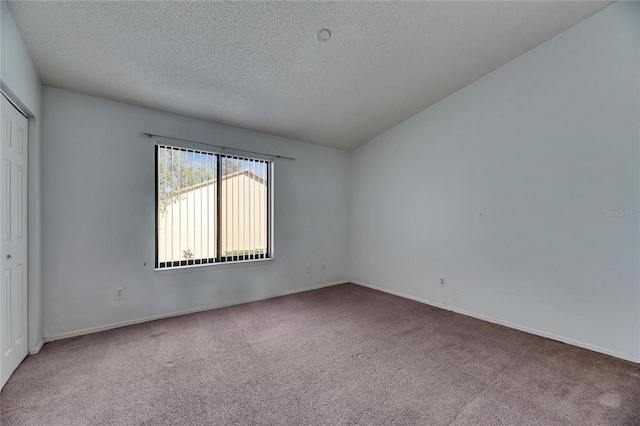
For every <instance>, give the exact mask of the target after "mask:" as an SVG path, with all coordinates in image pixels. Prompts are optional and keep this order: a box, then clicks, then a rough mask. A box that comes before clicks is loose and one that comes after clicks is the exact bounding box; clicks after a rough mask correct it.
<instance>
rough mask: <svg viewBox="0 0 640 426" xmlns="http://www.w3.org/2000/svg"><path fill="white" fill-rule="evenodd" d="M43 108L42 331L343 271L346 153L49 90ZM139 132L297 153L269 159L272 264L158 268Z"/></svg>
mask: <svg viewBox="0 0 640 426" xmlns="http://www.w3.org/2000/svg"><path fill="white" fill-rule="evenodd" d="M43 109H44V128H43V131H44V153H43V154H44V155H43V158H44V165H43V176H44V264H43V271H44V301H45V303H44V319H45V329H44V332H45V336H47V337H48V338H51V337H61V336H66V335H72V334H75V333H79V332H82V330H85V331H86V330H87V329H95V328H100V327H105V326H108V325H111V324H122V323H126V322H128V321H136V320H140V319H144V318H149V317H154V316H161V315H166V314H170V313H175V312H181V311H186V310H191V309H197V308H203V307H207V306H217V305H223V304H229V303H235V302H240V301H245V300H250V299H255V298H261V297H267V296H272V295H277V294H282V293H286V292H291V291H295V290H300V289H304V288H310V287H313V286H319V285H323V284H328V283H334V282H344V281H345V280H346V279H347V278H348V269H349V259H348V224H347V221H348V196H349V194H348V187H347V182H348V160H349V156H350V154H349V153H348V152H346V151H340V150H336V149H331V148H325V147H320V146H317V145H311V144H307V143H302V142H298V141H293V140H288V139H283V138H280V137H276V136H271V135H267V134H262V133H258V132H253V131H249V130H242V129H239V128H234V127H230V126H225V125H221V124H216V123H212V122H207V121H203V120H197V119H193V118H188V117H184V116H179V115H175V114H170V113H165V112H161V111H156V110H151V109H146V108H141V107H135V106H131V105H126V104H123V103H118V102H114V101H109V100H105V99H99V98H95V97H90V96H85V95H80V94H76V93H71V92H67V91H63V90H58V89H53V88H49V87H45V88H44V96H43ZM141 132H151V133H156V134H162V135H169V136H176V137H180V138H185V139H191V140H196V141H205V142H211V143H217V144H221V145H226V146H230V147H236V148H241V149H249V150H255V151H260V152H266V153H274V154H280V155H286V156H292V157H295V161H288V160H276V162H275V165H274V167H275V172H274V175H275V178H274V179H275V180H274V185H275V189H274V196H275V253H276V259H275V261H273V262H272V263H266V264H259V265H257V264H256V265H252V266H242V267H227V268H219V269H215V270H200V271H197V272H184V273H176V274H170V275H157V274H156V273H155V272H154V256H155V249H154V238H155V237H154V232H155V231H154V226H155V223H154V209H155V205H154V146H153V143H152V142H151V141H150V139H148V138H147V137H145V136H142V135H141ZM322 262H325V263H326V265H327V270H326V271H325V272H322V271H321V268H320V265H321V263H322ZM308 263H310V264H311V273H306V271H305V266H306V265H307V264H308ZM116 286H125V287H126V291H125V294H126V298H125V300H122V301H116V300H114V288H115V287H116Z"/></svg>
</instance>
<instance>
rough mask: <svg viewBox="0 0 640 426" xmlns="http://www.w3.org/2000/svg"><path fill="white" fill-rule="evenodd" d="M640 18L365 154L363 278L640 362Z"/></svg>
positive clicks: (618, 7) (578, 35)
mask: <svg viewBox="0 0 640 426" xmlns="http://www.w3.org/2000/svg"><path fill="white" fill-rule="evenodd" d="M639 9H640V5H639V4H638V3H635V2H634V3H618V4H615V5H613V6H611V7H609V8H607V9H605V10H604V11H603V12H601V13H598V14H596V15H594V16H593V17H591V18H589V19H588V20H586V21H584V22H582V23H580V24H578V25H577V26H575V27H573V28H571V29H569V30H568V31H566V32H565V33H563V34H561V35H559V36H557V37H556V38H554V39H552V40H550V41H548V42H546V43H544V44H542V45H540V46H538V47H537V48H535V49H533V50H531V51H529V52H528V53H526V54H525V55H523V56H521V57H519V58H517V59H516V60H514V61H512V62H511V63H509V64H507V65H505V66H503V67H501V68H499V69H497V70H495V71H494V72H492V73H490V74H489V75H487V76H485V77H484V78H482V79H480V80H478V81H476V82H475V83H473V84H471V85H470V86H467V87H466V88H464V89H462V90H460V91H459V92H457V93H455V94H454V95H452V96H450V97H448V98H446V99H444V100H443V101H441V102H439V103H438V104H436V105H434V106H432V107H431V108H429V109H427V110H425V111H423V112H422V113H420V114H418V115H416V116H414V117H412V118H411V119H409V120H407V121H405V122H404V123H402V124H400V125H398V126H397V127H395V128H393V129H391V130H389V131H388V132H386V133H384V134H383V135H381V136H379V137H377V138H375V139H374V140H372V141H370V142H368V143H367V144H365V145H363V146H361V147H360V148H358V149H357V150H355V151H354V153H353V158H352V171H351V189H350V190H351V205H350V223H349V227H350V258H351V269H350V276H351V278H353V279H354V280H356V281H358V282H361V283H366V284H369V285H372V286H377V287H380V288H383V289H385V290H387V291H392V292H396V293H401V294H404V295H407V296H410V297H414V298H418V299H421V300H425V301H428V302H430V303H433V304H436V305H440V306H446V307H449V308H450V309H453V310H458V311H462V312H466V313H470V314H472V315H475V316H479V317H483V318H486V319H491V320H493V321H497V322H501V323H505V324H510V325H512V326H515V327H518V328H521V329H527V330H529V331H534V332H536V333H539V334H543V335H546V336H554V337H556V338H558V339H561V340H564V341H567V342H571V343H574V344H578V345H581V346H585V347H589V348H592V349H595V350H599V351H602V352H606V353H610V354H614V355H617V356H620V357H623V358H627V359H632V360H635V361H638V362H640V343H639V340H640V307H639V304H640V284H639V283H640V274H639V259H640V257H639V255H640V252H639V235H640V227H639V218H638V217H637V216H623V217H608V216H607V214H606V210H611V211H624V210H635V211H636V212H637V210H638V209H640V202H639V201H640V197H639V195H640V194H639V182H640V175H639V170H640V164H639V143H640V130H639V122H640V89H639V85H640V72H639V63H640V61H639V53H638V52H639V51H640V50H639V43H638V34H639V31H640V27H639V24H638V19H639V18H638V16H639ZM634 214H637V213H635V212H634ZM441 274H445V275H446V279H447V282H446V283H447V285H446V288H441V287H440V286H439V276H440V275H441Z"/></svg>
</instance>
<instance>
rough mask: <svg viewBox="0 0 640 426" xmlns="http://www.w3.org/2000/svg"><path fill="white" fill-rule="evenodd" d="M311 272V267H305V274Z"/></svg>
mask: <svg viewBox="0 0 640 426" xmlns="http://www.w3.org/2000/svg"><path fill="white" fill-rule="evenodd" d="M309 272H311V265H307V274H308V273H309Z"/></svg>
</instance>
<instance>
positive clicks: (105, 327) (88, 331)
mask: <svg viewBox="0 0 640 426" xmlns="http://www.w3.org/2000/svg"><path fill="white" fill-rule="evenodd" d="M348 282H349V281H335V282H332V283H327V284H320V285H316V286H312V287H305V288H300V289H295V290H291V291H285V292H283V293H276V294H273V295H269V296H262V297H254V298H249V299H240V300H235V301H233V302H229V303H221V304H218V305H210V306H204V307H201V308H195V309H187V310H185V311H178V312H171V313H168V314H160V315H154V316H150V317H144V318H139V319H135V320H129V321H123V322H118V323H113V324H107V325H101V326H98V327H91V328H85V329H82V330H75V331H70V332H68V333H62V334H56V335H53V336H45V338H44V339H43V343H44V342H53V341H55V340H62V339H68V338H69V337H77V336H83V335H85V334H91V333H98V332H100V331H106V330H112V329H114V328H119V327H125V326H127V325H134V324H141V323H143V322H149V321H155V320H159V319H163V318H171V317H177V316H180V315H187V314H193V313H196V312H203V311H209V310H211V309H219V308H226V307H228V306H233V305H240V304H243V303H250V302H257V301H260V300H267V299H273V298H274V297H281V296H287V295H289V294H295V293H302V292H305V291H311V290H316V289H319V288H324V287H331V286H334V285H338V284H345V283H348ZM40 348H42V344H41V345H39V347H38V351H39V350H40ZM35 353H37V352H35Z"/></svg>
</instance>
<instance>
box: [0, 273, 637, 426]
mask: <svg viewBox="0 0 640 426" xmlns="http://www.w3.org/2000/svg"><path fill="white" fill-rule="evenodd" d="M0 405H1V411H0V414H1V418H0V419H1V421H0V423H1V424H2V425H3V426H5V425H169V424H170V425H230V424H237V425H320V424H322V425H373V424H375V425H490V426H496V425H628V426H631V425H640V365H638V364H633V363H630V362H625V361H621V360H618V359H615V358H612V357H609V356H606V355H601V354H598V353H594V352H591V351H588V350H584V349H580V348H576V347H572V346H569V345H566V344H562V343H559V342H555V341H552V340H548V339H544V338H541V337H536V336H533V335H530V334H526V333H522V332H519V331H515V330H512V329H509V328H505V327H501V326H497V325H494V324H490V323H487V322H483V321H479V320H476V319H472V318H469V317H465V316H463V315H459V314H454V313H451V312H448V311H444V310H441V309H436V308H433V307H430V306H427V305H423V304H420V303H417V302H413V301H410V300H406V299H402V298H399V297H395V296H391V295H388V294H385V293H381V292H377V291H374V290H370V289H367V288H364V287H360V286H357V285H354V284H345V285H339V286H334V287H329V288H325V289H321V290H315V291H309V292H305V293H300V294H295V295H291V296H285V297H279V298H275V299H270V300H266V301H261V302H255V303H249V304H245V305H238V306H234V307H229V308H224V309H217V310H213V311H208V312H202V313H197V314H192V315H186V316H182V317H176V318H170V319H165V320H159V321H153V322H149V323H145V324H140V325H134V326H129V327H124V328H120V329H116V330H111V331H106V332H102V333H96V334H92V335H87V336H82V337H77V338H72V339H66V340H61V341H57V342H53V343H49V344H46V345H45V346H44V348H43V349H42V351H41V352H40V353H39V354H38V355H35V356H30V357H28V358H27V359H26V360H25V361H24V363H23V364H22V365H21V366H20V367H19V368H18V369H17V370H16V372H15V373H14V375H13V376H12V377H11V379H10V380H9V382H8V383H7V385H6V386H5V388H4V390H3V391H2V393H0Z"/></svg>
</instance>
